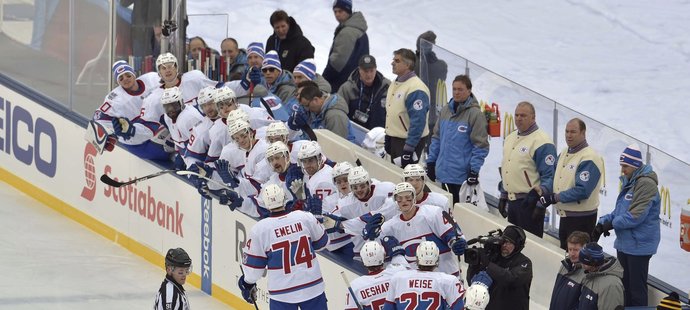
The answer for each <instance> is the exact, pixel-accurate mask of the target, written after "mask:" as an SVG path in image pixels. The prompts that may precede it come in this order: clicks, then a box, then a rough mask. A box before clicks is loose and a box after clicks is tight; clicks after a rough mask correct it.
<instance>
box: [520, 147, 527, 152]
mask: <svg viewBox="0 0 690 310" xmlns="http://www.w3.org/2000/svg"><path fill="white" fill-rule="evenodd" d="M527 152H529V148H528V147H526V146H521V147H520V153H527Z"/></svg>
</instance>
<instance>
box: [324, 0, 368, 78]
mask: <svg viewBox="0 0 690 310" xmlns="http://www.w3.org/2000/svg"><path fill="white" fill-rule="evenodd" d="M333 15H335V19H336V20H337V21H338V27H336V28H335V34H334V35H333V45H331V51H330V52H329V53H328V64H327V65H326V69H325V70H323V77H324V78H326V80H328V82H329V83H331V86H333V89H336V90H337V89H339V88H340V86H341V85H343V83H345V81H347V78H348V77H349V76H350V74H351V73H352V71H354V70H355V69H356V68H357V63H358V61H359V59H360V58H361V57H362V56H364V55H366V54H369V37H368V36H367V21H366V20H365V19H364V15H362V12H354V13H352V0H336V1H335V2H333Z"/></svg>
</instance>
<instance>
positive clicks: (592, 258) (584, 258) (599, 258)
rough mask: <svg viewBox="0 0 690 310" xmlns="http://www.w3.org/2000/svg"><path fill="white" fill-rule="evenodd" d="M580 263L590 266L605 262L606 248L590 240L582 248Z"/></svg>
mask: <svg viewBox="0 0 690 310" xmlns="http://www.w3.org/2000/svg"><path fill="white" fill-rule="evenodd" d="M579 260H580V263H582V264H585V265H588V266H595V267H596V266H601V265H602V264H604V250H603V249H602V248H601V246H600V245H599V244H597V243H596V242H590V243H587V244H585V246H584V247H583V248H582V249H580V258H579Z"/></svg>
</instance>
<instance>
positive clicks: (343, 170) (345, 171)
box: [331, 161, 352, 183]
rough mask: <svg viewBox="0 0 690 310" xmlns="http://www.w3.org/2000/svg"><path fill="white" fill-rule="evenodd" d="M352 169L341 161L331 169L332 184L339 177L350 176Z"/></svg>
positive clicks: (348, 164) (348, 163)
mask: <svg viewBox="0 0 690 310" xmlns="http://www.w3.org/2000/svg"><path fill="white" fill-rule="evenodd" d="M351 169H352V164H350V162H347V161H341V162H338V163H337V164H335V166H334V167H333V170H332V171H331V176H332V177H333V182H334V183H335V178H337V177H339V176H341V175H348V178H349V174H350V170H351Z"/></svg>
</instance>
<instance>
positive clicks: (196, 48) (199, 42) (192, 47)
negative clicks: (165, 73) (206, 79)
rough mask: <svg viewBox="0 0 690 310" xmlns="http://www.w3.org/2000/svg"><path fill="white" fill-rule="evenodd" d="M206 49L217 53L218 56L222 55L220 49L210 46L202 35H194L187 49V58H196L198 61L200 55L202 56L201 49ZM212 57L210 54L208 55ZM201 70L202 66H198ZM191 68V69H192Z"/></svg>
mask: <svg viewBox="0 0 690 310" xmlns="http://www.w3.org/2000/svg"><path fill="white" fill-rule="evenodd" d="M202 50H206V51H207V52H208V53H213V54H215V55H216V57H220V54H219V53H218V51H216V50H214V49H212V48H209V47H208V44H206V41H204V39H203V38H201V37H198V36H197V37H193V38H191V39H189V47H188V49H187V53H188V55H187V59H194V60H196V61H198V60H199V56H201V51H202ZM208 56H209V57H210V54H209V55H208ZM197 65H200V64H197ZM197 69H199V70H203V69H202V68H197ZM190 70H191V69H190Z"/></svg>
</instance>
